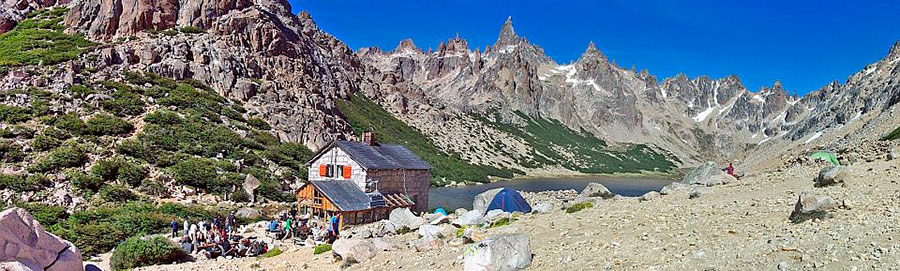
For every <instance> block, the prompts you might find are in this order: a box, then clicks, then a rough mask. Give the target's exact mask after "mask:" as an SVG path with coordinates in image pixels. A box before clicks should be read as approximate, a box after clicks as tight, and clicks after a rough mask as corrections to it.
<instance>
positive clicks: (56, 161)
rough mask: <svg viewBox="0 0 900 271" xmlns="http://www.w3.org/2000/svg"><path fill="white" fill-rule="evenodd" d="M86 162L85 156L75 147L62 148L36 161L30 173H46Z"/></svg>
mask: <svg viewBox="0 0 900 271" xmlns="http://www.w3.org/2000/svg"><path fill="white" fill-rule="evenodd" d="M86 161H87V155H85V154H84V152H82V151H81V150H80V149H78V148H77V147H71V146H63V147H58V148H55V149H53V150H51V151H50V154H49V155H47V156H46V157H44V158H43V159H41V160H38V161H36V162H35V163H34V164H32V165H31V167H30V168H29V170H30V171H35V172H48V171H52V170H56V169H61V168H68V167H76V166H81V165H82V164H84V162H86Z"/></svg>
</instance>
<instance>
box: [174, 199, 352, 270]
mask: <svg viewBox="0 0 900 271" xmlns="http://www.w3.org/2000/svg"><path fill="white" fill-rule="evenodd" d="M316 221H318V217H313V218H310V216H309V215H298V214H297V207H296V205H295V206H293V207H291V209H290V211H288V212H283V213H281V214H280V215H279V216H276V217H274V218H272V220H270V221H269V222H268V224H267V227H266V235H269V234H271V235H272V236H273V238H274V239H273V240H272V241H274V240H291V241H294V242H297V243H298V244H303V242H307V241H310V242H313V243H328V244H331V243H334V241H335V240H336V239H337V238H338V236H340V220H339V218H338V217H337V216H332V217H331V218H330V219H328V220H326V221H328V222H327V223H317V222H316ZM171 226H172V239H175V240H178V241H179V243H180V244H181V247H182V249H184V251H185V252H187V253H189V254H194V253H200V254H206V255H207V256H208V257H209V258H216V257H219V256H223V257H228V256H231V257H252V256H258V255H260V254H263V253H266V251H268V244H267V243H266V242H264V241H263V240H259V238H257V237H253V236H251V237H242V236H239V235H237V234H235V231H236V230H237V223H236V219H235V214H234V212H231V213H230V214H228V216H227V217H226V218H224V219H223V218H222V217H221V216H215V217H213V218H212V220H211V221H206V220H201V221H198V222H196V223H191V222H189V221H188V220H184V221H183V222H182V223H181V224H180V225H179V222H178V221H177V220H172V222H171ZM179 226H181V227H179ZM179 233H180V234H181V236H180V237H179Z"/></svg>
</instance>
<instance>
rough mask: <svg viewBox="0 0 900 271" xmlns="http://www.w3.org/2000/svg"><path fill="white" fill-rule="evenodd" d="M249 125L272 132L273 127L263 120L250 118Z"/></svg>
mask: <svg viewBox="0 0 900 271" xmlns="http://www.w3.org/2000/svg"><path fill="white" fill-rule="evenodd" d="M247 124H249V125H250V126H252V127H253V128H256V129H260V130H272V126H271V125H269V123H268V122H266V121H265V120H263V119H261V118H250V119H248V120H247Z"/></svg>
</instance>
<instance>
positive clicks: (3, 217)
mask: <svg viewBox="0 0 900 271" xmlns="http://www.w3.org/2000/svg"><path fill="white" fill-rule="evenodd" d="M0 262H18V263H19V266H18V267H17V268H20V267H23V266H24V267H27V270H35V271H40V270H47V271H70V270H82V268H83V267H82V259H81V251H80V250H78V248H76V247H75V245H73V244H72V243H70V242H68V241H66V240H63V239H62V238H59V237H57V236H56V235H53V234H51V233H49V232H47V231H45V230H44V227H42V226H41V224H40V223H39V222H38V221H37V220H35V219H34V217H32V216H31V214H29V213H28V212H27V211H25V209H21V208H10V209H7V210H5V211H3V212H0ZM7 267H14V265H12V266H7ZM13 270H15V269H13Z"/></svg>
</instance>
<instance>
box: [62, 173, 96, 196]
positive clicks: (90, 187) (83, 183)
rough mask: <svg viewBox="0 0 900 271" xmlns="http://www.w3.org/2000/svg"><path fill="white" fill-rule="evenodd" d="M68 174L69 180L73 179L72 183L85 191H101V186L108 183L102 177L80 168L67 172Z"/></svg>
mask: <svg viewBox="0 0 900 271" xmlns="http://www.w3.org/2000/svg"><path fill="white" fill-rule="evenodd" d="M66 176H67V177H68V178H69V180H71V181H72V185H74V186H75V187H76V188H78V189H81V190H83V191H89V192H91V193H95V192H97V191H100V188H102V187H103V185H105V184H106V181H104V180H103V179H102V178H99V177H97V176H94V174H86V173H84V172H82V171H80V170H72V171H70V172H67V173H66Z"/></svg>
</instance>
